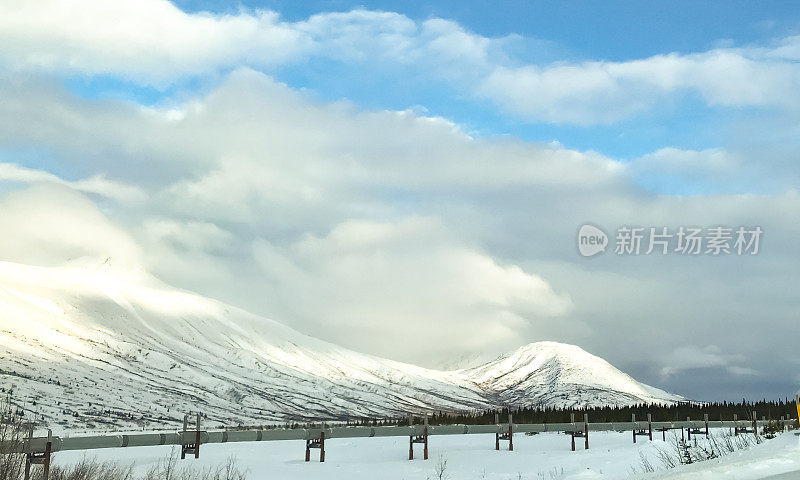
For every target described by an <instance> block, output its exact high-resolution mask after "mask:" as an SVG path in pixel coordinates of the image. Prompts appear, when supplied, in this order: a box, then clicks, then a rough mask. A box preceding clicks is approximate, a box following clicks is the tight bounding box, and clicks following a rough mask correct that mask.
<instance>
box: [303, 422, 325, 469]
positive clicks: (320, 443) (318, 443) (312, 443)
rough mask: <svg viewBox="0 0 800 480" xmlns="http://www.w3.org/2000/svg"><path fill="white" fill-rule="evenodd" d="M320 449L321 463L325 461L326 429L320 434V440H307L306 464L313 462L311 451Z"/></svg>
mask: <svg viewBox="0 0 800 480" xmlns="http://www.w3.org/2000/svg"><path fill="white" fill-rule="evenodd" d="M312 448H318V449H319V461H320V462H324V461H325V427H324V426H323V429H322V431H321V432H319V438H310V439H306V462H310V461H311V449H312Z"/></svg>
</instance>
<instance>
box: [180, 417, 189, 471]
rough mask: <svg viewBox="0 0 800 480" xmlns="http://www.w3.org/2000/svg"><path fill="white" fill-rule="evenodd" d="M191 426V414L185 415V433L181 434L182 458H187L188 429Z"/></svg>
mask: <svg viewBox="0 0 800 480" xmlns="http://www.w3.org/2000/svg"><path fill="white" fill-rule="evenodd" d="M187 428H189V415H184V416H183V433H182V434H181V444H182V445H181V460H183V459H185V458H186V429H187Z"/></svg>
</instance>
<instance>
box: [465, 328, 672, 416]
mask: <svg viewBox="0 0 800 480" xmlns="http://www.w3.org/2000/svg"><path fill="white" fill-rule="evenodd" d="M459 373H461V374H462V375H463V376H465V377H466V378H469V379H470V380H472V381H473V382H474V383H475V384H477V385H478V386H479V387H480V388H481V389H482V390H483V391H485V392H493V394H494V395H493V397H492V399H493V401H494V402H495V403H498V404H501V405H520V404H526V405H530V404H541V405H552V406H560V407H573V406H583V405H586V404H593V405H594V404H608V405H623V404H631V403H642V402H644V403H657V402H663V401H665V400H666V401H681V400H683V399H682V398H680V397H678V396H676V395H671V394H669V393H667V392H665V391H663V390H659V389H657V388H654V387H651V386H649V385H645V384H643V383H640V382H637V381H636V380H634V379H633V378H631V377H630V376H629V375H627V374H625V373H623V372H621V371H619V370H618V369H616V368H614V367H613V366H612V365H611V364H610V363H608V362H606V361H605V360H603V359H602V358H600V357H597V356H595V355H592V354H590V353H588V352H586V351H585V350H583V349H581V348H580V347H577V346H575V345H567V344H563V343H556V342H537V343H531V344H529V345H525V346H523V347H520V348H519V349H517V350H515V351H513V352H511V353H508V354H506V355H503V356H501V357H500V358H498V359H496V360H494V361H492V362H489V363H486V364H484V365H481V366H479V367H475V368H470V369H465V370H461V371H460V372H459Z"/></svg>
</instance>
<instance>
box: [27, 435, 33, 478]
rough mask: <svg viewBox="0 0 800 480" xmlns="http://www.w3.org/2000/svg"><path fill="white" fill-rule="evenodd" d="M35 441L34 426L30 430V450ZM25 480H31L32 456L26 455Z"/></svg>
mask: <svg viewBox="0 0 800 480" xmlns="http://www.w3.org/2000/svg"><path fill="white" fill-rule="evenodd" d="M32 440H33V426H31V427H30V430H28V445H27V446H28V448H30V445H31V441H32ZM25 480H31V454H30V453H26V454H25Z"/></svg>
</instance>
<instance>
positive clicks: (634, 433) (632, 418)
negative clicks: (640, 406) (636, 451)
mask: <svg viewBox="0 0 800 480" xmlns="http://www.w3.org/2000/svg"><path fill="white" fill-rule="evenodd" d="M631 422H633V423H634V425H633V443H636V414H635V413H631Z"/></svg>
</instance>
